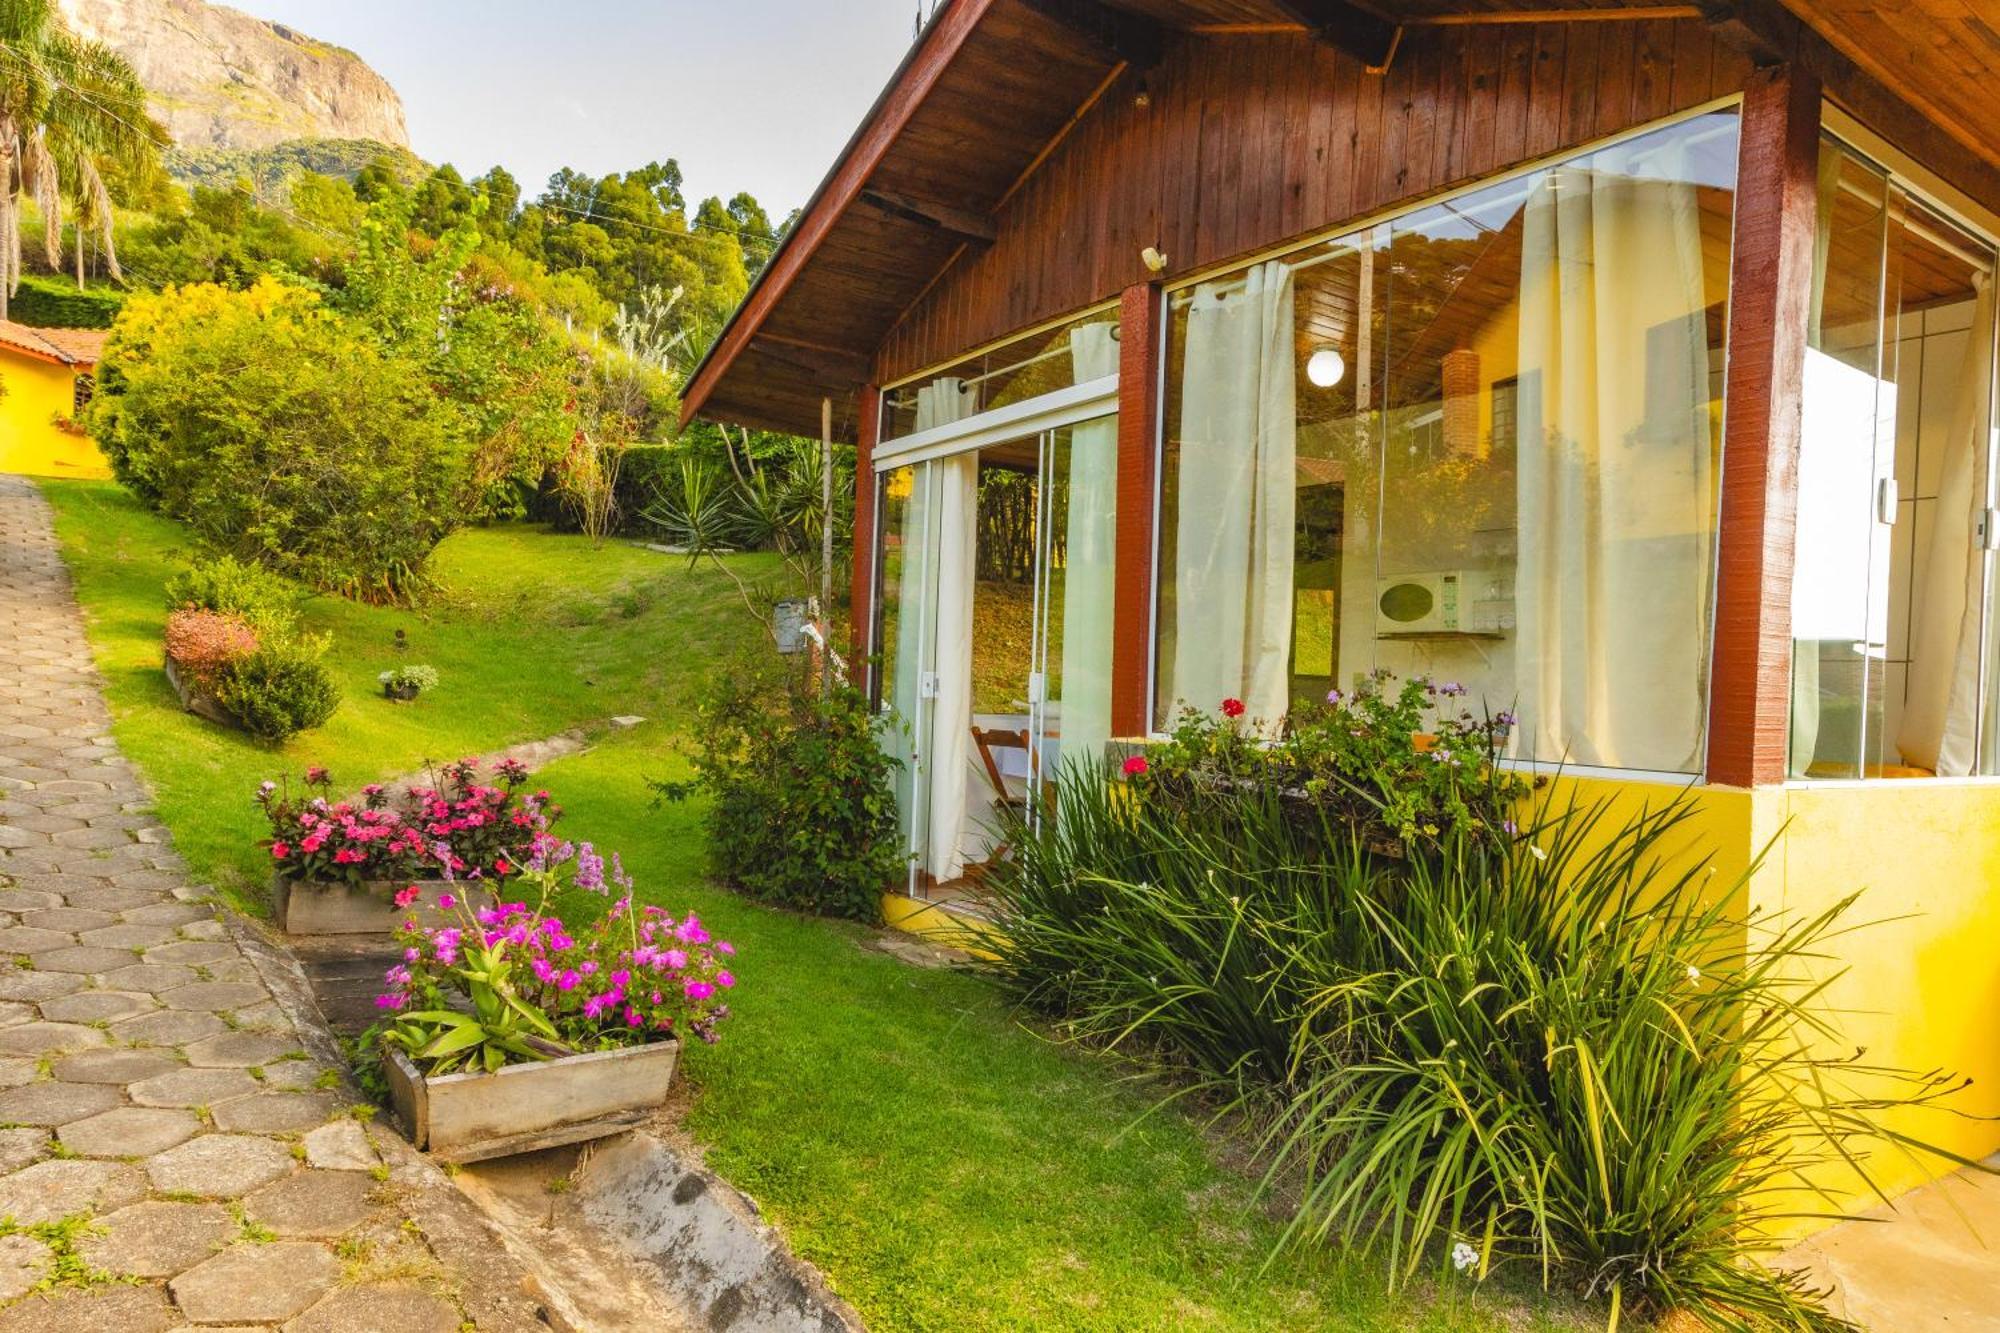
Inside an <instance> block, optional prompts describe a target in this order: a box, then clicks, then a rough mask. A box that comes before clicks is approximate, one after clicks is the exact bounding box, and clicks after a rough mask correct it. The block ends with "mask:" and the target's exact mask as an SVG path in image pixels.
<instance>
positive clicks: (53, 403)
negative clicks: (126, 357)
mask: <svg viewBox="0 0 2000 1333" xmlns="http://www.w3.org/2000/svg"><path fill="white" fill-rule="evenodd" d="M105 337H106V333H105V331H104V330H103V329H36V328H30V327H29V326H28V325H26V324H16V323H14V322H13V321H11V320H4V319H0V472H25V473H28V474H30V475H32V476H37V477H108V476H110V475H111V469H110V467H109V466H108V465H107V464H106V463H105V461H104V455H103V454H101V453H99V452H98V449H97V445H96V444H95V443H93V442H92V440H91V438H90V437H89V436H88V435H86V434H84V433H83V428H82V427H81V426H79V425H77V418H78V417H79V416H81V415H82V412H83V408H84V405H85V404H87V403H89V401H90V392H91V388H92V386H93V382H94V376H95V374H96V371H97V359H98V357H99V356H100V355H101V354H102V353H103V351H104V339H105Z"/></svg>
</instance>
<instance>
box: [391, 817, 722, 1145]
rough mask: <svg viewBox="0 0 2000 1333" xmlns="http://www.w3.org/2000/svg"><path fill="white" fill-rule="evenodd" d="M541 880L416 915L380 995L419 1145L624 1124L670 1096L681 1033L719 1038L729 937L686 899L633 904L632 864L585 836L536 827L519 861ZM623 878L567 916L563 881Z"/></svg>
mask: <svg viewBox="0 0 2000 1333" xmlns="http://www.w3.org/2000/svg"><path fill="white" fill-rule="evenodd" d="M521 875H522V881H523V882H524V883H525V884H526V885H527V886H529V887H531V888H532V889H533V890H534V891H535V892H536V895H537V899H538V900H537V902H536V903H535V904H534V905H533V906H530V905H529V903H527V902H525V901H518V902H508V903H502V904H499V905H498V906H494V907H486V908H480V909H468V908H467V907H465V906H464V905H463V904H462V903H461V904H459V906H458V908H457V913H458V915H457V919H456V921H454V922H453V923H451V924H443V925H425V924H423V923H421V922H419V921H416V920H414V919H411V920H409V921H407V922H406V923H405V925H404V928H403V930H402V931H401V933H400V936H399V938H400V940H401V942H402V944H403V960H402V961H401V962H399V963H397V964H396V965H395V966H394V967H392V968H391V969H389V972H388V974H387V976H386V978H385V980H386V982H387V984H388V988H387V989H386V990H385V991H384V992H383V993H382V995H381V996H379V997H378V998H377V1000H376V1004H377V1006H378V1007H379V1008H381V1009H382V1010H383V1011H384V1012H385V1015H386V1017H385V1019H384V1021H383V1023H382V1024H380V1025H378V1027H377V1028H376V1029H375V1033H374V1035H375V1036H376V1038H377V1039H378V1040H379V1042H380V1044H381V1048H382V1057H383V1063H384V1066H385V1074H386V1077H387V1082H388V1085H389V1091H390V1096H391V1100H392V1102H393V1104H394V1105H395V1107H396V1110H397V1114H398V1115H399V1116H400V1117H401V1118H402V1120H403V1123H404V1126H405V1128H407V1129H408V1130H409V1131H410V1133H411V1136H412V1138H413V1140H414V1141H415V1142H416V1143H417V1145H418V1146H419V1147H427V1148H430V1149H432V1150H434V1151H438V1152H442V1153H446V1154H447V1155H450V1156H453V1157H456V1158H459V1159H462V1160H472V1159H476V1158H479V1157H487V1156H497V1155H500V1154H502V1153H508V1152H518V1151H526V1150H527V1149H529V1148H534V1147H546V1146H549V1145H552V1144H555V1143H564V1142H576V1141H578V1140H581V1139H585V1138H591V1137H596V1136H599V1135H602V1134H608V1133H612V1132H615V1131H616V1130H617V1129H619V1128H622V1127H623V1126H624V1125H626V1124H629V1123H631V1122H632V1120H633V1119H635V1118H637V1117H639V1116H641V1115H643V1114H644V1113H645V1112H646V1111H647V1110H649V1109H651V1108H652V1107H655V1106H657V1105H658V1104H659V1103H660V1101H661V1100H662V1099H663V1098H664V1097H665V1096H666V1091H667V1085H668V1081H669V1080H670V1079H671V1077H672V1073H673V1069H674V1065H675V1062H676V1061H677V1059H678V1052H679V1046H680V1042H681V1040H682V1039H683V1038H684V1037H688V1036H693V1037H695V1038H698V1039H700V1040H702V1041H704V1042H713V1041H714V1040H715V1038H716V1029H717V1026H718V1025H719V1024H720V1023H721V1022H722V1021H723V1020H724V1019H725V1018H727V1017H728V1016H729V1006H728V1004H727V1003H726V1002H725V1001H724V996H725V995H726V993H727V992H728V991H730V990H731V989H732V988H734V987H735V985H736V977H735V974H734V973H733V972H731V971H730V969H729V966H728V963H729V960H730V958H731V956H732V955H733V954H734V953H735V949H734V947H733V946H732V945H731V944H730V943H729V942H728V941H727V940H715V939H712V938H711V936H710V935H709V932H708V930H707V928H706V927H705V926H703V925H702V923H701V922H700V920H699V919H697V918H696V917H695V916H694V914H693V913H689V914H688V915H686V916H684V917H681V918H679V919H676V918H674V917H672V916H670V915H669V914H668V913H666V912H665V911H664V910H662V909H660V908H657V907H645V906H636V905H635V904H634V902H633V899H632V894H631V880H630V878H629V877H627V876H626V875H625V874H624V872H623V870H622V869H621V868H620V867H619V865H618V861H617V858H616V857H615V856H614V857H613V858H612V862H611V865H610V867H609V870H608V872H607V868H606V866H605V864H604V862H603V861H602V860H601V859H600V858H599V857H598V856H597V855H596V853H595V852H594V851H593V850H592V848H591V847H590V845H589V844H588V843H584V844H581V845H575V846H573V845H571V844H568V843H564V842H560V841H558V840H557V839H556V838H555V837H554V836H553V835H551V834H547V833H541V834H538V835H537V836H536V838H535V839H534V840H533V842H532V844H531V846H530V848H529V851H528V856H527V858H526V865H525V866H524V867H523V868H522V871H521ZM565 879H566V880H567V885H568V887H570V888H580V889H585V890H590V891H593V892H597V893H600V894H608V892H609V889H610V888H611V887H614V886H615V887H616V888H618V889H619V890H621V892H622V896H620V897H619V898H618V899H617V901H615V902H613V903H612V904H611V906H610V908H609V910H608V911H606V912H605V913H604V914H603V915H602V916H600V917H599V918H597V919H596V920H595V921H593V922H591V923H590V924H589V925H587V926H584V927H581V928H577V929H572V928H571V927H570V926H569V925H568V924H567V923H565V922H564V921H563V919H562V918H561V917H559V916H556V915H554V914H553V913H551V912H550V911H549V910H548V901H549V899H550V897H551V896H553V894H554V893H555V892H557V891H558V890H559V889H560V888H562V887H563V886H564V881H565Z"/></svg>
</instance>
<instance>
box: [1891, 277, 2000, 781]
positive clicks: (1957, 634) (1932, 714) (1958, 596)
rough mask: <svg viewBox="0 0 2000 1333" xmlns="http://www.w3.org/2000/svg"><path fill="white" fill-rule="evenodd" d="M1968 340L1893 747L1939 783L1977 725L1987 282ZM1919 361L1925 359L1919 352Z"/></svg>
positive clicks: (1965, 762)
mask: <svg viewBox="0 0 2000 1333" xmlns="http://www.w3.org/2000/svg"><path fill="white" fill-rule="evenodd" d="M1974 290H1975V299H1974V301H1973V303H1972V309H1973V314H1972V336H1971V337H1970V338H1968V339H1967V340H1966V351H1965V361H1964V363H1963V364H1962V365H1961V366H1960V367H1958V375H1957V381H1956V384H1955V388H1956V391H1957V393H1956V397H1955V398H1954V400H1953V404H1952V413H1951V423H1950V426H1949V431H1948V434H1947V435H1946V436H1945V439H1944V447H1945V455H1944V470H1943V473H1942V475H1941V477H1940V479H1939V482H1938V495H1937V503H1936V504H1935V505H1933V506H1932V508H1933V510H1934V511H1935V512H1934V515H1933V517H1932V520H1931V539H1930V550H1929V552H1928V554H1927V555H1925V556H1924V558H1923V564H1922V565H1921V566H1920V567H1919V569H1918V570H1917V579H1916V586H1915V589H1914V590H1913V597H1912V605H1913V607H1914V610H1915V617H1916V618H1915V623H1914V624H1912V625H1911V627H1910V629H1911V634H1910V678H1909V686H1908V690H1907V692H1906V694H1905V696H1904V700H1903V720H1902V725H1901V727H1900V728H1899V730H1898V732H1897V736H1896V748H1897V749H1898V750H1899V751H1901V753H1902V757H1903V762H1904V763H1906V764H1915V765H1917V766H1919V767H1922V768H1928V769H1930V770H1932V771H1933V772H1935V773H1937V774H1938V775H1939V776H1940V777H1962V776H1964V775H1966V774H1968V773H1971V772H1973V771H1974V770H1975V767H1976V765H1977V759H1978V756H1977V755H1976V754H1975V753H1974V745H1975V742H1976V734H1977V730H1978V725H1979V654H1980V642H1979V637H1980V618H1981V613H1982V612H1983V610H1984V597H1983V594H1984V591H1985V582H1986V560H1985V555H1984V553H1983V552H1982V551H1981V550H1980V549H1979V542H1978V531H1979V526H1978V525H1979V516H1980V511H1981V510H1982V509H1984V508H1985V505H1986V487H1985V478H1984V476H1983V475H1982V471H1983V469H1982V468H1981V467H1980V463H1981V461H1982V460H1983V459H1984V457H1985V455H1986V439H1987V433H1988V431H1989V429H1990V422H1989V401H1988V400H1989V398H1990V396H1991V395H1990V386H1991V385H1992V382H1993V339H1992V329H1993V282H1992V279H1991V277H1990V276H1989V275H1987V274H1984V273H1982V274H1980V275H1979V276H1978V277H1977V278H1975V279H1974ZM1926 355H1927V356H1928V353H1926Z"/></svg>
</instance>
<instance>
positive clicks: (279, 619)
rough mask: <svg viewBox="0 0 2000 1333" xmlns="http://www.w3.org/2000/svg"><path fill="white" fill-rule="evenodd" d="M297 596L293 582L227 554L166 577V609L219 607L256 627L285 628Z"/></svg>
mask: <svg viewBox="0 0 2000 1333" xmlns="http://www.w3.org/2000/svg"><path fill="white" fill-rule="evenodd" d="M298 600H299V599H298V589H297V588H296V587H295V586H294V585H293V584H291V583H289V582H288V581H286V580H285V579H282V578H280V577H279V576H277V575H276V574H273V573H271V572H270V571H269V570H267V569H265V568H263V567H262V566H260V565H253V564H248V563H246V562H244V561H242V560H238V559H237V558H236V557H234V556H229V555H222V556H213V557H210V558H207V559H204V560H200V561H198V562H196V563H195V564H193V565H191V566H189V567H188V568H186V569H184V570H182V571H181V572H180V573H178V574H176V575H174V576H173V577H172V578H170V579H168V580H167V609H168V610H169V611H175V610H180V609H181V608H184V607H194V608H197V609H200V610H204V611H220V612H222V613H224V614H226V615H233V616H238V617H241V618H242V619H243V620H245V621H247V622H249V623H250V624H251V625H253V626H255V627H257V628H258V629H260V630H287V629H289V628H290V627H291V626H292V624H293V622H294V621H295V620H296V619H297V616H298Z"/></svg>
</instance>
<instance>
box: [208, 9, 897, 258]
mask: <svg viewBox="0 0 2000 1333" xmlns="http://www.w3.org/2000/svg"><path fill="white" fill-rule="evenodd" d="M231 2H232V3H233V4H234V7H235V8H237V9H241V10H243V11H245V12H246V13H250V14H255V15H256V16H257V17H259V18H266V19H274V20H276V21H278V22H281V23H284V24H286V25H288V26H291V27H295V28H297V29H298V30H300V31H301V32H304V33H307V34H309V35H310V36H313V37H317V38H319V39H320V40H322V41H328V42H333V43H335V44H336V45H339V46H344V47H347V48H348V49H349V50H352V51H354V52H356V53H358V54H359V55H360V56H361V58H362V59H364V60H366V61H367V62H368V63H369V64H370V65H371V66H373V67H374V68H375V70H376V72H378V73H380V74H381V75H382V76H383V77H384V78H386V79H387V80H388V81H389V82H390V84H391V85H392V86H394V87H395V89H396V91H397V92H398V93H400V94H401V95H402V99H403V110H404V114H405V117H406V118H407V120H408V123H409V129H410V147H411V148H412V149H414V150H415V151H416V153H417V155H418V156H419V157H422V158H424V159H425V160H427V161H430V162H434V163H442V162H449V163H451V164H452V165H454V166H456V167H457V168H458V169H459V170H460V171H461V172H462V173H464V174H465V175H466V176H474V175H477V174H479V173H480V172H483V171H485V170H486V169H487V168H488V167H490V166H492V165H494V164H495V163H498V164H499V165H501V166H504V167H506V168H507V170H509V171H511V172H512V173H514V175H515V176H516V177H517V178H518V179H519V180H520V182H521V185H522V191H523V193H524V194H525V195H528V196H531V197H532V196H533V195H534V194H536V193H538V192H539V191H540V189H541V187H542V185H543V183H544V182H545V181H547V179H548V177H549V174H550V173H551V172H553V171H554V170H555V169H556V168H557V167H561V166H570V167H575V168H576V169H577V170H579V171H582V172H585V173H586V174H589V175H593V176H596V175H602V174H604V173H606V172H610V171H623V170H627V169H629V168H632V167H636V166H642V165H644V164H645V163H647V162H649V161H656V160H661V159H665V158H668V157H672V158H677V159H679V161H680V164H681V170H682V172H683V173H684V174H685V177H686V182H687V184H686V193H687V197H688V199H689V200H690V202H691V203H692V202H694V201H699V200H700V199H702V198H704V197H706V196H708V195H720V196H722V197H723V198H725V199H726V198H728V197H729V196H731V195H733V194H735V193H736V192H737V191H739V190H748V191H749V192H750V193H751V194H754V195H755V196H757V199H758V201H759V202H760V203H762V204H763V205H764V207H765V209H766V211H767V212H769V213H770V215H771V217H772V218H773V219H781V218H783V217H784V216H785V215H786V214H787V213H789V212H790V211H791V210H792V209H793V208H795V207H798V206H800V205H802V204H804V203H805V201H806V199H807V198H808V197H809V196H810V195H811V194H812V191H813V188H814V187H815V186H817V185H818V184H819V181H820V177H821V176H822V175H824V174H825V172H826V170H827V168H828V167H830V166H832V164H833V159H834V157H835V155H836V154H838V153H839V152H840V149H841V147H842V146H843V145H844V144H845V143H846V142H847V139H848V136H849V135H850V134H851V133H852V132H853V130H854V127H855V126H856V125H857V124H859V123H860V121H861V117H862V116H863V115H865V114H867V111H868V108H869V107H870V106H871V105H872V104H873V103H874V101H875V97H876V94H878V93H879V92H880V91H881V89H882V85H883V84H884V83H885V82H887V81H888V78H889V75H890V74H891V73H893V72H894V71H895V68H896V65H897V63H898V62H899V61H900V60H901V59H902V58H903V54H904V53H905V52H906V51H907V50H908V49H909V46H910V40H911V35H912V23H913V20H914V18H915V15H916V11H917V6H918V4H919V3H920V0H231ZM930 2H931V0H921V3H923V4H924V8H925V12H926V13H928V12H929V8H930Z"/></svg>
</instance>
